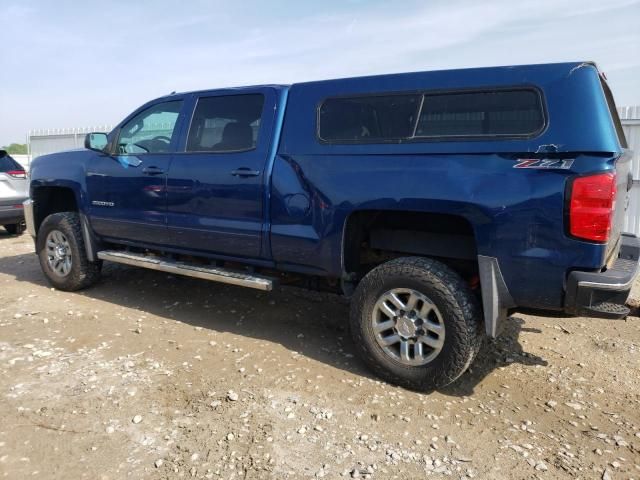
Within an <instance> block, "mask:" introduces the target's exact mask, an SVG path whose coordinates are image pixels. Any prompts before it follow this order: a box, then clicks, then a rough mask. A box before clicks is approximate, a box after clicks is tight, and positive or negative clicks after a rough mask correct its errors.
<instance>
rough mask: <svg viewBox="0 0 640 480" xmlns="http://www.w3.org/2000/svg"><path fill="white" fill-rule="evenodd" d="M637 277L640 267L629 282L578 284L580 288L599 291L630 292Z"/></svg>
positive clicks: (584, 282) (583, 282)
mask: <svg viewBox="0 0 640 480" xmlns="http://www.w3.org/2000/svg"><path fill="white" fill-rule="evenodd" d="M637 276H638V267H636V271H635V272H634V274H633V277H631V280H629V281H628V282H624V283H600V282H586V281H582V282H578V288H580V287H587V288H594V289H597V290H619V291H624V290H629V289H630V288H631V287H632V286H633V282H634V281H635V280H636V277H637Z"/></svg>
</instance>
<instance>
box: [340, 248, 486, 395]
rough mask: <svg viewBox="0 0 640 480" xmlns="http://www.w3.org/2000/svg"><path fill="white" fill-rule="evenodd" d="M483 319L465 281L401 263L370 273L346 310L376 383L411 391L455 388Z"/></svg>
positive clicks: (411, 261) (422, 264)
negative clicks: (376, 378)
mask: <svg viewBox="0 0 640 480" xmlns="http://www.w3.org/2000/svg"><path fill="white" fill-rule="evenodd" d="M481 318H482V317H481V311H480V307H479V305H478V301H477V299H476V297H475V295H474V293H473V292H472V291H471V289H470V288H469V286H468V285H467V284H466V283H465V282H464V280H463V279H462V278H461V277H460V276H459V275H458V274H457V273H456V272H454V271H453V270H451V269H450V268H449V267H447V266H446V265H444V264H442V263H440V262H438V261H435V260H432V259H428V258H421V257H404V258H398V259H395V260H392V261H389V262H387V263H384V264H382V265H380V266H378V267H376V268H375V269H373V270H371V271H370V272H369V273H368V274H367V275H366V276H365V277H364V278H363V280H362V281H361V282H360V284H359V285H358V288H357V289H356V292H355V295H354V297H353V299H352V304H351V318H350V326H351V333H352V335H353V339H354V342H355V344H356V347H357V349H358V350H359V353H360V354H361V356H362V358H363V359H364V361H365V362H366V363H367V364H368V366H369V367H370V368H371V369H372V370H373V371H374V373H376V374H377V375H378V376H380V377H381V378H383V379H385V380H387V381H389V382H391V383H395V384H399V385H403V386H405V387H408V388H411V389H416V390H422V391H425V390H432V389H435V388H440V387H444V386H446V385H448V384H450V383H452V382H454V381H455V380H456V379H457V378H458V377H460V375H462V374H463V373H464V372H465V370H466V369H467V368H468V367H469V365H470V364H471V362H472V361H473V358H474V356H475V354H476V353H477V351H478V350H479V348H480V344H481V342H482V338H483V335H482V330H481Z"/></svg>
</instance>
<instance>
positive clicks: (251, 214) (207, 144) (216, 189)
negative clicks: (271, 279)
mask: <svg viewBox="0 0 640 480" xmlns="http://www.w3.org/2000/svg"><path fill="white" fill-rule="evenodd" d="M275 99H276V93H275V91H274V89H272V88H268V87H259V88H255V89H242V91H230V90H225V91H220V92H213V93H207V94H202V95H197V96H195V97H194V110H193V116H192V119H191V123H190V125H189V129H188V132H187V135H186V140H185V145H184V151H183V152H181V153H177V154H176V155H175V156H174V158H173V160H172V162H171V167H170V169H169V177H168V180H167V221H168V225H169V237H170V241H171V243H172V244H173V245H174V246H176V247H180V248H188V249H191V250H199V251H206V252H210V253H216V254H222V255H229V256H240V257H254V258H258V257H260V256H261V254H262V252H261V242H262V227H263V223H264V195H265V166H266V164H267V157H268V154H269V147H270V144H271V132H272V129H273V123H274V116H275Z"/></svg>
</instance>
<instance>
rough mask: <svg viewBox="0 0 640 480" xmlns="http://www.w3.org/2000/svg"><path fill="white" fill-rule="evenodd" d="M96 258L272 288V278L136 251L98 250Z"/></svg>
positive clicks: (188, 275) (214, 279)
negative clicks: (172, 259)
mask: <svg viewBox="0 0 640 480" xmlns="http://www.w3.org/2000/svg"><path fill="white" fill-rule="evenodd" d="M98 258H99V259H101V260H108V261H110V262H115V263H124V264H125V265H133V266H134V267H143V268H149V269H151V270H159V271H161V272H168V273H175V274H176V275H186V276H187V277H196V278H203V279H205V280H213V281H214V282H221V283H229V284H231V285H239V286H241V287H249V288H256V289H258V290H265V291H271V290H273V284H274V280H272V279H270V278H266V277H257V276H255V275H249V274H246V273H242V272H235V271H229V270H224V269H222V268H216V267H203V266H200V265H192V264H188V263H182V262H174V261H171V260H166V259H161V258H158V257H151V256H147V255H141V254H136V253H128V252H121V251H117V250H103V251H101V252H98Z"/></svg>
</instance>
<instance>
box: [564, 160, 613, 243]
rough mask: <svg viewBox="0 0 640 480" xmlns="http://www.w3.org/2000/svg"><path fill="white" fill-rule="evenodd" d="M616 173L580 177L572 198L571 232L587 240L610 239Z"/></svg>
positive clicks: (572, 189)
mask: <svg viewBox="0 0 640 480" xmlns="http://www.w3.org/2000/svg"><path fill="white" fill-rule="evenodd" d="M615 198H616V175H615V173H599V174H597V175H589V176H585V177H578V178H576V179H575V180H574V181H573V183H572V185H571V196H570V200H569V233H570V234H571V235H572V236H574V237H577V238H580V239H583V240H590V241H592V242H603V243H605V242H607V241H608V240H609V233H610V232H611V222H612V219H613V211H614V208H615Z"/></svg>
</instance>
